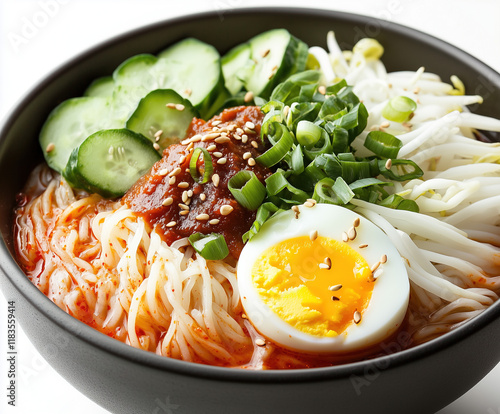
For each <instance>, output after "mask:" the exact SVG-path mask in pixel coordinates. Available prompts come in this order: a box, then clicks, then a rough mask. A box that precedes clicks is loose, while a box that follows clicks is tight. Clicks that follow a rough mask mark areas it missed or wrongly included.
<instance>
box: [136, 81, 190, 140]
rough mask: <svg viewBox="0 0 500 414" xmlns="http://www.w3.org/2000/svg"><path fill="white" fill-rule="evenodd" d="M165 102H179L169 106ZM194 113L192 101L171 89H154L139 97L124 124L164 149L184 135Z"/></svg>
mask: <svg viewBox="0 0 500 414" xmlns="http://www.w3.org/2000/svg"><path fill="white" fill-rule="evenodd" d="M168 104H174V105H179V106H177V107H175V106H174V107H169V106H167V105H168ZM197 115H198V113H197V111H196V110H195V109H194V108H193V105H191V102H189V101H188V100H187V99H184V98H183V97H182V96H180V95H179V94H178V93H177V92H175V91H174V90H172V89H156V90H154V91H153V92H150V93H148V94H147V95H146V96H145V97H144V98H142V99H141V101H140V102H139V105H138V106H137V109H136V110H135V111H134V113H133V114H132V116H131V117H130V118H129V120H128V121H127V128H128V129H130V130H132V131H135V132H138V133H140V134H142V135H144V136H145V137H146V138H148V139H149V140H150V141H152V142H157V143H158V145H159V146H160V149H161V150H163V149H164V148H166V147H168V146H169V145H170V144H174V143H178V142H179V141H181V140H182V139H184V137H185V136H186V131H187V128H188V127H189V124H190V123H191V120H192V119H193V117H195V116H197ZM159 131H162V132H161V134H160V133H159ZM157 135H158V136H157ZM157 138H158V140H157Z"/></svg>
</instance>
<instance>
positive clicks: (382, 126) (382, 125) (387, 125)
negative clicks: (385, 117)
mask: <svg viewBox="0 0 500 414" xmlns="http://www.w3.org/2000/svg"><path fill="white" fill-rule="evenodd" d="M390 126H391V124H390V123H389V122H387V121H384V122H382V123H381V124H380V128H389V127H390Z"/></svg>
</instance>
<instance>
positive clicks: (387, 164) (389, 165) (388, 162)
mask: <svg viewBox="0 0 500 414" xmlns="http://www.w3.org/2000/svg"><path fill="white" fill-rule="evenodd" d="M391 168H392V160H391V159H390V158H389V159H388V160H387V161H386V162H385V169H386V170H390V169H391Z"/></svg>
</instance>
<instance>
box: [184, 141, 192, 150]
mask: <svg viewBox="0 0 500 414" xmlns="http://www.w3.org/2000/svg"><path fill="white" fill-rule="evenodd" d="M193 148H194V142H190V143H189V145H188V146H187V147H186V149H187V150H188V151H191V150H192V149H193Z"/></svg>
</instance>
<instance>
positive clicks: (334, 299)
mask: <svg viewBox="0 0 500 414" xmlns="http://www.w3.org/2000/svg"><path fill="white" fill-rule="evenodd" d="M332 300H333V301H334V302H336V301H337V300H340V299H339V298H338V297H337V296H332Z"/></svg>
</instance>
